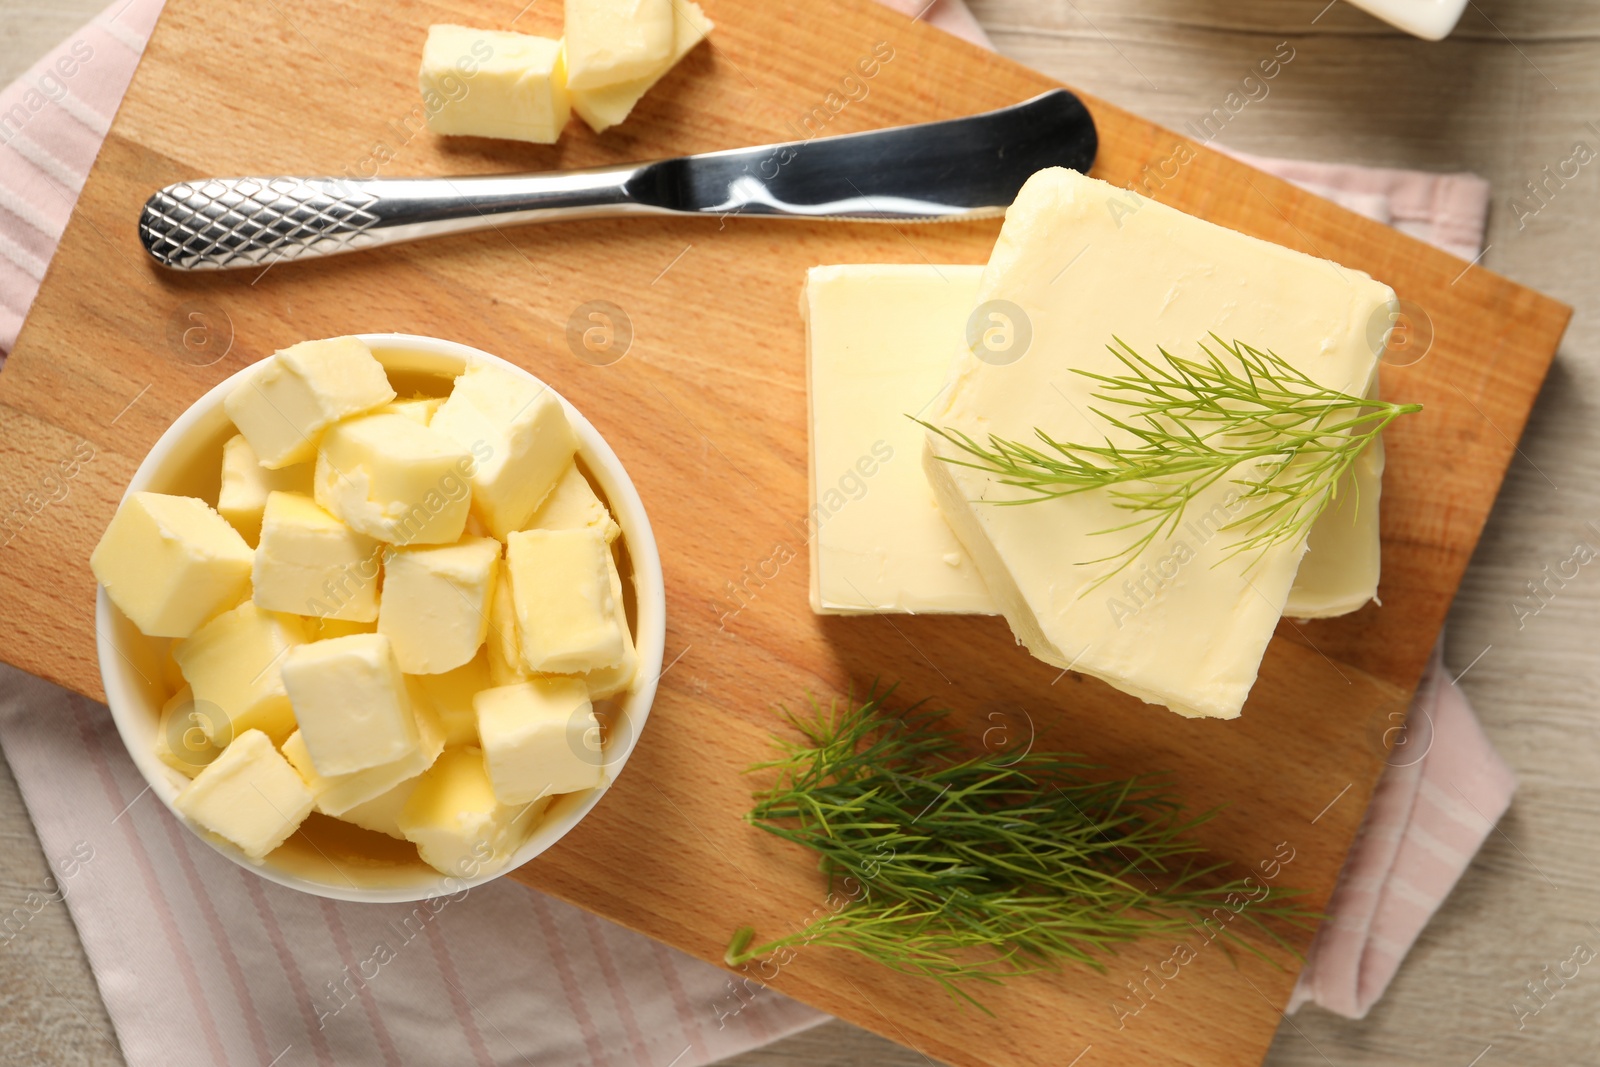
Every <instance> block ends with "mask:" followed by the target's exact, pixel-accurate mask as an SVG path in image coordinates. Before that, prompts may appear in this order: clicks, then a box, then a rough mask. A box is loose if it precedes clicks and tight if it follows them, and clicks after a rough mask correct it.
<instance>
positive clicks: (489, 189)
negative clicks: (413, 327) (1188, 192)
mask: <svg viewBox="0 0 1600 1067" xmlns="http://www.w3.org/2000/svg"><path fill="white" fill-rule="evenodd" d="M1097 146H1098V137H1097V135H1096V133H1095V127H1094V120H1093V118H1091V117H1090V115H1089V112H1088V109H1087V108H1085V107H1084V106H1083V103H1082V101H1080V100H1079V99H1078V98H1077V97H1076V96H1074V95H1072V94H1071V93H1069V92H1067V91H1066V90H1064V89H1056V90H1052V91H1050V92H1047V93H1042V94H1040V95H1039V96H1036V97H1034V98H1033V99H1031V100H1027V101H1024V102H1023V103H1020V104H1015V105H1013V106H1011V107H1005V108H1001V109H999V110H998V111H989V112H985V113H983V114H980V115H971V116H968V117H966V118H959V119H947V120H945V121H942V122H925V123H920V124H917V125H914V126H898V127H894V128H892V129H886V130H871V131H867V132H864V133H852V134H845V135H842V136H838V137H819V138H813V139H809V140H804V141H791V142H788V143H785V144H773V145H763V146H761V147H758V148H739V149H733V150H731V151H725V152H708V153H705V154H703V155H695V156H682V157H679V158H677V159H663V160H657V161H655V162H649V163H630V164H624V165H622V166H610V167H596V168H594V169H591V170H578V171H557V172H550V173H543V174H517V175H484V176H478V177H459V178H374V179H371V180H350V179H344V178H296V177H253V178H212V179H209V180H201V181H192V182H178V183H176V184H173V185H169V186H167V187H166V188H164V189H162V190H160V191H159V192H157V193H155V195H153V196H151V197H150V199H149V200H148V201H146V202H145V205H144V210H143V211H142V212H141V213H140V216H139V239H140V241H141V243H143V245H144V248H145V251H147V252H149V253H150V255H151V257H152V258H153V259H155V261H156V262H157V263H159V264H161V265H162V266H164V267H170V268H172V269H174V270H229V269H233V268H240V267H263V266H266V265H268V264H271V263H278V262H282V261H284V260H291V259H310V258H313V257H318V256H329V255H335V254H337V253H341V252H354V251H357V250H359V249H364V248H374V247H376V246H378V245H386V244H394V243H396V242H399V241H414V240H416V239H418V238H421V237H433V236H436V235H438V234H446V233H462V232H465V231H468V230H482V229H488V228H490V227H500V226H511V225H517V224H520V223H526V222H552V221H557V220H565V219H581V218H596V217H602V216H617V215H702V216H714V217H717V218H726V217H728V216H735V215H760V216H781V217H789V218H810V219H818V218H821V219H840V220H851V221H858V222H896V221H899V222H943V221H954V220H960V219H974V218H984V217H987V216H994V215H999V214H1002V213H1003V212H1004V211H1005V209H1006V208H1007V207H1008V206H1009V205H1010V204H1011V201H1012V199H1013V198H1014V197H1015V196H1016V193H1017V190H1018V189H1020V188H1021V187H1022V183H1023V182H1025V181H1027V179H1028V176H1029V175H1030V174H1032V173H1033V172H1034V171H1036V170H1040V169H1041V168H1044V167H1053V166H1060V167H1071V168H1073V169H1075V170H1079V171H1085V172H1086V171H1088V169H1089V167H1090V165H1091V164H1093V162H1094V157H1095V151H1096V148H1097Z"/></svg>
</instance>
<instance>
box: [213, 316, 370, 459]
mask: <svg viewBox="0 0 1600 1067" xmlns="http://www.w3.org/2000/svg"><path fill="white" fill-rule="evenodd" d="M393 399H394V390H393V389H391V388H389V379H388V378H387V377H386V376H385V375H384V373H383V364H381V363H379V362H378V361H377V360H376V359H374V358H373V356H372V350H371V349H369V348H368V347H367V346H366V343H365V342H363V341H362V340H361V339H360V338H357V337H334V338H331V339H329V340H326V341H301V342H300V343H299V344H297V345H290V346H289V347H288V348H285V349H281V350H280V351H279V352H278V353H277V354H276V355H274V356H273V357H272V358H271V359H268V360H263V361H262V362H261V364H260V365H259V366H258V367H257V369H256V372H255V373H254V374H252V375H251V376H250V377H249V378H248V379H246V380H245V381H244V382H242V383H240V384H239V385H238V386H237V387H235V388H234V390H233V392H231V393H229V394H228V397H227V399H226V400H224V401H223V406H224V407H225V408H227V411H228V417H229V418H231V419H232V420H233V424H234V425H235V426H237V427H239V432H240V433H242V434H244V436H245V440H247V441H249V442H250V447H251V448H252V449H254V450H255V453H256V455H257V456H259V457H260V459H261V465H262V466H263V467H267V468H269V469H271V470H278V469H280V468H282V467H287V466H289V465H290V464H293V463H303V462H305V461H306V460H308V459H310V458H311V457H312V455H313V454H314V453H315V452H316V448H317V439H318V437H320V436H321V434H322V431H323V430H325V429H327V428H328V427H329V426H331V425H333V424H334V423H335V422H338V421H339V420H340V419H343V418H347V417H349V416H351V415H356V414H359V413H361V412H363V411H370V410H371V409H373V408H375V407H378V406H379V405H381V404H387V403H388V402H389V401H391V400H393Z"/></svg>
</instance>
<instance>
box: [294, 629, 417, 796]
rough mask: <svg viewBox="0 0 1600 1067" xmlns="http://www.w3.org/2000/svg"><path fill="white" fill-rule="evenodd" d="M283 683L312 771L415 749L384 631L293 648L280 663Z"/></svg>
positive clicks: (334, 770) (413, 717)
mask: <svg viewBox="0 0 1600 1067" xmlns="http://www.w3.org/2000/svg"><path fill="white" fill-rule="evenodd" d="M283 684H284V686H285V688H286V689H287V690H288V693H289V701H290V703H291V704H292V705H293V706H294V716H295V721H296V722H298V723H299V724H300V733H301V735H302V736H303V737H304V738H305V743H306V749H307V750H308V751H309V752H310V753H311V761H312V763H313V764H314V765H315V766H316V768H317V772H318V773H319V774H322V775H324V776H328V777H331V776H333V775H342V774H353V773H355V772H356V771H364V770H366V769H367V768H369V767H378V766H382V765H383V764H386V763H393V762H395V761H396V760H400V759H404V758H406V757H408V756H411V755H414V754H415V752H416V751H417V749H418V747H419V746H420V744H421V741H420V739H419V735H418V733H417V714H416V710H415V708H413V706H412V701H411V694H410V692H409V691H408V690H407V688H406V682H405V678H404V677H403V676H402V675H401V673H400V665H399V664H398V663H396V662H395V658H394V649H393V647H392V646H391V645H390V643H389V639H388V638H387V637H385V636H384V635H383V634H352V635H350V636H349V637H335V638H332V639H331V640H327V641H313V642H312V643H311V644H308V645H300V646H298V647H296V648H293V649H291V650H290V651H289V653H288V655H286V656H285V657H284V659H283Z"/></svg>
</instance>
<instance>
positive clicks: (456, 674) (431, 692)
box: [411, 582, 499, 745]
mask: <svg viewBox="0 0 1600 1067" xmlns="http://www.w3.org/2000/svg"><path fill="white" fill-rule="evenodd" d="M498 584H499V583H498V582H496V585H498ZM490 636H491V638H493V637H494V635H493V634H491V635H490ZM411 680H412V681H414V682H416V683H417V686H418V688H419V689H420V690H421V693H422V695H423V698H424V699H426V700H427V702H428V703H429V705H431V706H432V708H433V711H434V713H435V714H437V715H438V716H439V722H440V723H441V724H442V725H443V727H444V738H445V744H447V745H475V744H477V743H478V714H477V712H476V711H474V710H473V708H472V698H473V697H474V696H476V695H477V694H478V691H479V690H480V689H488V688H490V687H491V686H493V685H494V684H495V682H494V680H493V678H492V677H491V676H490V673H489V653H488V651H487V650H480V651H479V652H478V654H477V655H476V656H473V657H472V659H470V660H468V661H467V662H466V663H464V664H462V665H461V666H459V667H457V668H456V669H455V670H453V671H445V672H444V673H443V674H419V675H416V676H415V677H414V678H412V679H411Z"/></svg>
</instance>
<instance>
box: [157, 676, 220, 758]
mask: <svg viewBox="0 0 1600 1067" xmlns="http://www.w3.org/2000/svg"><path fill="white" fill-rule="evenodd" d="M203 717H204V709H200V708H196V707H195V702H194V690H192V689H190V688H189V687H188V686H184V687H183V688H182V689H180V690H178V691H177V692H176V693H174V694H173V695H172V696H171V697H169V698H168V699H167V702H166V703H165V704H163V705H161V721H160V722H159V723H158V724H157V725H156V758H157V759H159V760H160V761H161V762H162V763H165V764H166V765H167V766H168V767H171V768H172V769H173V770H175V771H177V772H178V773H179V774H181V775H183V776H184V777H185V778H193V777H194V776H195V775H197V774H199V773H200V770H201V768H203V767H205V766H206V765H207V764H208V763H210V762H211V761H212V760H214V759H216V758H217V756H219V755H220V754H221V753H222V749H221V748H220V747H219V746H217V745H215V744H213V743H212V741H211V738H209V737H207V736H206V732H205V730H203V729H201V726H200V722H201V719H202V718H203Z"/></svg>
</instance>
